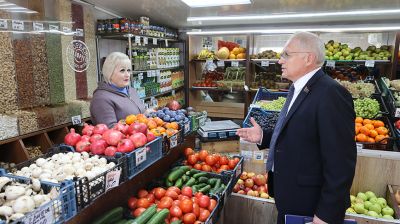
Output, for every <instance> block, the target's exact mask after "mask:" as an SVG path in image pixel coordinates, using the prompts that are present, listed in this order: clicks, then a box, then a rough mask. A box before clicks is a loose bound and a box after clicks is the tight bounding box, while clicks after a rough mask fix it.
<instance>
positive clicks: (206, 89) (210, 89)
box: [190, 86, 246, 92]
mask: <svg viewBox="0 0 400 224" xmlns="http://www.w3.org/2000/svg"><path fill="white" fill-rule="evenodd" d="M190 90H204V91H217V92H244V91H246V90H245V89H244V88H243V89H232V90H230V89H220V88H218V87H194V86H192V87H190Z"/></svg>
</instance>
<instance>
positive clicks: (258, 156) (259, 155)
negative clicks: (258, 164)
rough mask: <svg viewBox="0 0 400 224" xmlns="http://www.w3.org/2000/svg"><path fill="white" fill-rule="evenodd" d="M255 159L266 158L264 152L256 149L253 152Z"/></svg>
mask: <svg viewBox="0 0 400 224" xmlns="http://www.w3.org/2000/svg"><path fill="white" fill-rule="evenodd" d="M253 159H254V160H264V152H259V151H255V152H254V154H253Z"/></svg>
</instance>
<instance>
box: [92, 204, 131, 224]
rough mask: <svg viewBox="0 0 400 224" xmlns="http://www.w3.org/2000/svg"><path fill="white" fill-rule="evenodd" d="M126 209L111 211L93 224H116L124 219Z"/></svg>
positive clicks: (118, 208) (120, 208)
mask: <svg viewBox="0 0 400 224" xmlns="http://www.w3.org/2000/svg"><path fill="white" fill-rule="evenodd" d="M123 211H124V209H123V208H122V207H116V208H114V209H111V210H110V211H109V212H107V213H106V214H104V215H102V216H101V217H100V218H98V219H97V220H96V221H94V222H93V223H92V224H107V223H115V222H118V221H119V220H121V219H122V216H123Z"/></svg>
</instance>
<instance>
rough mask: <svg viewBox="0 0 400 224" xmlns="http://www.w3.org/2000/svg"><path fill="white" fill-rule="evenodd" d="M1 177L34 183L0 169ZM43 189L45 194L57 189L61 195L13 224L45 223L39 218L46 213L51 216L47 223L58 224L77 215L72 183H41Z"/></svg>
mask: <svg viewBox="0 0 400 224" xmlns="http://www.w3.org/2000/svg"><path fill="white" fill-rule="evenodd" d="M0 176H2V177H8V178H10V179H12V180H13V181H16V182H19V183H25V184H28V183H31V181H32V180H31V179H30V178H26V177H18V176H14V175H10V174H7V173H6V171H5V170H4V169H0ZM41 187H42V189H43V191H44V192H45V193H48V192H50V190H51V189H52V188H56V189H57V191H58V192H59V195H58V196H57V197H56V198H55V199H53V200H51V201H50V202H48V203H46V204H44V205H42V206H40V207H39V208H37V209H35V210H34V211H32V212H30V213H27V214H26V215H25V216H24V217H22V218H20V219H18V220H16V221H14V222H13V223H32V221H33V220H35V221H37V222H39V223H40V221H44V220H45V219H41V218H38V217H43V216H42V214H43V213H46V214H49V216H46V217H47V218H49V219H46V220H47V222H46V223H56V224H58V223H64V222H66V221H68V220H70V219H71V218H72V217H74V216H75V215H76V213H77V208H76V201H75V189H74V184H73V182H72V181H64V182H62V183H59V184H55V183H51V182H45V181H41ZM51 220H52V221H51ZM0 223H5V222H0Z"/></svg>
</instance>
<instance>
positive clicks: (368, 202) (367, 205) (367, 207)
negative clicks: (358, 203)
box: [364, 201, 372, 210]
mask: <svg viewBox="0 0 400 224" xmlns="http://www.w3.org/2000/svg"><path fill="white" fill-rule="evenodd" d="M371 205H372V202H370V201H366V202H364V208H365V209H368V210H369V207H370V206H371Z"/></svg>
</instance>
